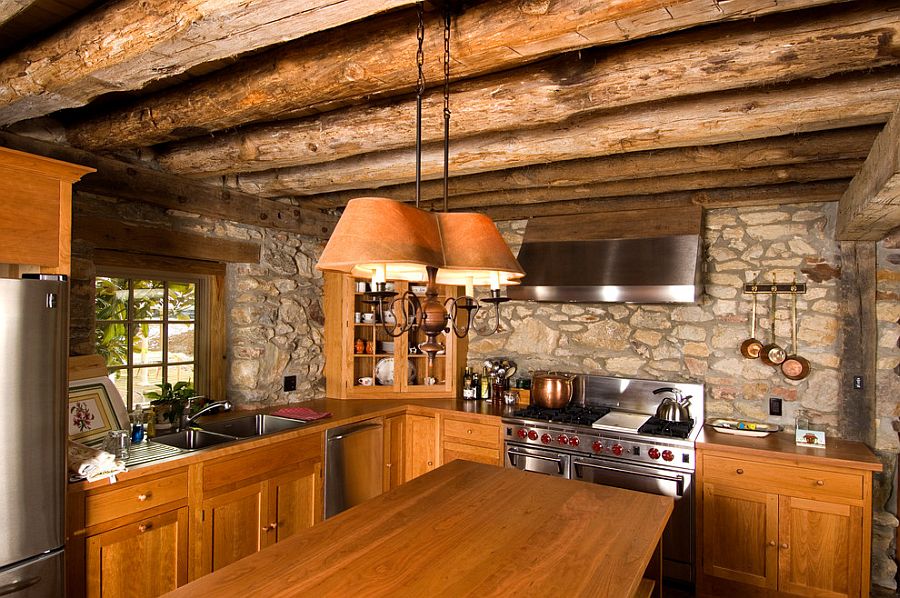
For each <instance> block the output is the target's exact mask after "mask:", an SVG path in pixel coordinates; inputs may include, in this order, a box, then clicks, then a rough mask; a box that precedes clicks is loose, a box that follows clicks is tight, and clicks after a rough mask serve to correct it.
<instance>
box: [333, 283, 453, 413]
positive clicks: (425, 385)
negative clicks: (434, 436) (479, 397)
mask: <svg viewBox="0 0 900 598" xmlns="http://www.w3.org/2000/svg"><path fill="white" fill-rule="evenodd" d="M324 277H325V386H326V387H325V391H326V395H327V396H328V397H331V398H340V399H372V398H379V399H382V398H396V399H400V398H456V397H457V395H458V394H459V392H460V391H459V382H460V380H461V379H462V373H463V371H464V370H465V361H466V350H467V347H468V345H467V340H466V339H465V338H463V339H459V338H457V337H456V335H454V334H443V335H441V336H440V337H439V338H438V340H439V341H440V342H441V343H443V344H444V346H445V348H446V354H444V355H437V356H436V357H435V360H434V364H433V365H429V364H428V359H427V358H426V356H425V355H423V354H422V353H420V352H416V353H413V352H412V351H410V347H416V346H417V345H418V343H420V342H423V341H424V340H425V336H424V334H422V333H421V332H416V333H404V334H402V335H400V336H399V337H396V338H391V337H390V336H389V335H388V334H387V333H386V332H385V331H384V330H383V329H382V326H381V325H380V324H377V323H366V322H355V321H354V315H355V314H356V313H357V312H359V313H365V312H371V311H372V310H373V309H374V308H373V306H371V305H369V304H366V303H365V302H364V300H365V297H364V294H363V293H361V292H357V290H356V283H357V282H366V281H363V280H362V279H356V278H354V277H351V276H349V275H346V274H339V273H335V272H325V273H324ZM394 284H395V285H396V287H395V290H396V291H397V293H399V294H402V293H403V292H405V291H406V290H408V289H409V283H406V282H395V283H394ZM440 290H441V293H442V295H441V301H443V300H444V299H446V297H448V296H450V294H451V293H452V294H454V295H456V294H459V291H458V289H457V288H456V287H441V289H440ZM420 298H421V299H424V296H422V297H420ZM357 341H362V345H361V348H362V350H361V351H360V350H358V349H357ZM385 343H393V349H391V348H390V345H387V346H386V345H385ZM369 345H370V346H371V352H369V350H368V346H369ZM390 369H393V384H391V385H382V384H378V383H377V380H378V378H379V376H378V374H379V372H384V371H388V370H390ZM369 378H371V379H372V380H373V381H376V383H375V384H373V385H364V384H362V383H361V380H362V379H369ZM430 378H433V379H434V380H433V382H434V383H429V382H430V380H429V379H430Z"/></svg>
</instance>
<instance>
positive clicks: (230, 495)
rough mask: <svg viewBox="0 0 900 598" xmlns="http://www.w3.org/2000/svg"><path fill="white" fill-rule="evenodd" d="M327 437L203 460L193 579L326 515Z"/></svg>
mask: <svg viewBox="0 0 900 598" xmlns="http://www.w3.org/2000/svg"><path fill="white" fill-rule="evenodd" d="M321 443H322V440H321V435H318V434H317V435H312V436H305V437H302V438H298V439H295V440H288V441H284V442H278V443H275V444H272V445H270V446H266V447H263V448H259V449H255V450H252V451H248V452H240V453H236V454H233V455H230V456H227V457H222V458H221V459H216V460H213V461H210V462H207V463H203V464H202V469H201V473H200V476H201V478H202V479H201V487H202V491H201V492H202V497H201V499H200V505H199V529H197V537H199V538H200V541H199V542H198V543H197V544H196V546H197V553H198V554H197V555H196V556H194V557H192V564H193V568H192V570H191V579H195V578H197V577H200V576H201V575H205V574H207V573H210V572H212V571H216V570H218V569H220V568H222V567H224V566H225V565H228V564H230V563H233V562H234V561H237V560H239V559H242V558H244V557H245V556H249V555H251V554H253V553H255V552H257V551H259V550H261V549H262V548H265V547H266V546H269V545H271V544H274V543H276V542H279V541H281V540H284V539H285V538H287V537H289V536H290V535H292V534H293V533H295V532H296V531H297V530H300V529H304V528H307V527H310V526H312V525H313V524H315V523H317V522H319V521H321V519H322V509H323V505H322V445H321Z"/></svg>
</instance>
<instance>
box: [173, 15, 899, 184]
mask: <svg viewBox="0 0 900 598" xmlns="http://www.w3.org/2000/svg"><path fill="white" fill-rule="evenodd" d="M893 5H894V7H895V8H896V9H897V10H893V11H889V10H886V9H885V7H884V6H879V7H872V6H871V5H866V6H864V7H862V8H860V7H857V6H852V7H851V8H849V9H848V8H846V7H843V6H841V7H838V9H832V10H824V11H822V13H821V16H818V17H816V18H805V19H796V18H790V17H789V16H787V17H786V16H784V15H777V16H773V17H769V18H768V19H764V20H762V21H760V22H757V23H755V24H754V25H753V26H752V27H749V26H747V24H746V23H740V24H731V25H728V26H721V27H716V28H713V29H709V28H707V29H704V30H701V31H697V32H695V31H689V32H685V33H681V34H677V35H672V36H669V37H667V38H664V39H661V40H657V39H653V40H648V41H645V42H641V43H638V44H630V45H626V46H623V47H621V48H619V47H617V48H612V49H607V48H597V49H589V50H584V51H582V52H580V53H570V54H567V55H565V56H562V57H560V58H558V59H555V60H550V61H546V62H542V63H539V64H536V65H528V66H524V67H521V68H518V69H514V70H511V71H505V72H504V73H501V74H499V75H496V76H490V77H483V78H480V79H477V80H474V81H466V82H461V83H458V84H457V85H455V86H454V88H453V90H452V91H451V108H452V112H453V119H452V135H453V138H454V139H456V138H462V137H469V136H472V135H476V134H484V133H488V132H491V131H502V130H511V129H521V128H526V127H535V126H540V125H545V124H549V123H553V122H559V121H562V120H564V119H566V118H571V117H573V116H576V115H578V114H582V113H586V112H590V111H594V110H597V109H600V108H602V109H603V110H611V109H614V108H620V107H623V106H627V105H631V104H637V103H642V102H650V101H659V100H663V99H667V98H672V97H677V96H687V95H697V94H703V93H711V92H715V91H723V90H727V89H738V88H745V87H758V86H761V85H768V84H772V83H776V82H779V81H787V80H794V79H805V78H819V77H825V76H829V75H833V74H836V73H840V72H846V71H865V70H868V69H871V68H875V67H879V66H886V65H891V64H900V42H898V40H900V1H895V2H893ZM488 112H489V113H490V118H485V114H486V113H488ZM442 122H443V101H442V96H441V94H440V92H439V91H434V92H431V93H429V94H428V95H427V96H426V98H425V102H424V106H423V125H422V132H423V139H424V141H425V142H433V141H439V140H440V139H441V135H442V133H443V125H442ZM414 138H415V101H414V100H412V99H410V98H404V99H403V100H402V101H400V102H396V103H393V104H391V105H383V104H382V105H377V104H376V105H364V106H354V107H349V108H345V109H341V110H336V111H333V112H330V113H328V114H322V115H316V116H309V117H306V118H303V119H300V120H293V121H279V122H275V123H269V124H265V125H258V126H254V127H247V128H244V129H240V130H238V131H235V132H233V133H226V134H223V135H217V136H215V137H203V138H200V139H194V140H189V141H187V142H184V143H180V144H175V145H174V146H172V147H169V148H166V149H165V150H164V151H162V152H160V153H158V154H157V159H158V161H159V164H160V166H162V168H163V169H164V170H166V171H169V172H174V173H178V174H185V175H187V176H195V175H197V176H202V175H207V176H209V175H221V174H234V173H240V172H253V171H261V170H269V169H272V168H285V167H290V166H300V165H304V164H314V163H318V162H326V161H329V160H336V159H340V158H345V157H347V156H350V155H356V154H364V153H369V152H375V151H385V150H390V149H397V148H402V147H408V146H409V144H410V141H411V140H412V139H414Z"/></svg>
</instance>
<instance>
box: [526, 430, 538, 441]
mask: <svg viewBox="0 0 900 598" xmlns="http://www.w3.org/2000/svg"><path fill="white" fill-rule="evenodd" d="M528 438H529V440H537V439H538V433H537V432H535V431H534V430H528Z"/></svg>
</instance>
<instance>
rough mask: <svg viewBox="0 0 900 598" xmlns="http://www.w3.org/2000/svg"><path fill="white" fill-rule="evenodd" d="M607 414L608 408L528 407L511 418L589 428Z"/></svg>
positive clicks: (519, 410) (514, 413)
mask: <svg viewBox="0 0 900 598" xmlns="http://www.w3.org/2000/svg"><path fill="white" fill-rule="evenodd" d="M607 413H609V408H607V407H596V406H595V407H580V406H569V407H564V408H563V409H545V408H544V407H538V406H536V405H530V406H528V407H526V408H525V409H518V410H517V411H515V412H513V416H514V417H521V418H524V419H537V420H541V421H548V422H554V423H558V424H576V425H582V426H589V425H591V424H592V423H594V422H595V421H597V420H598V419H600V418H601V417H603V416H604V415H606V414H607Z"/></svg>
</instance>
